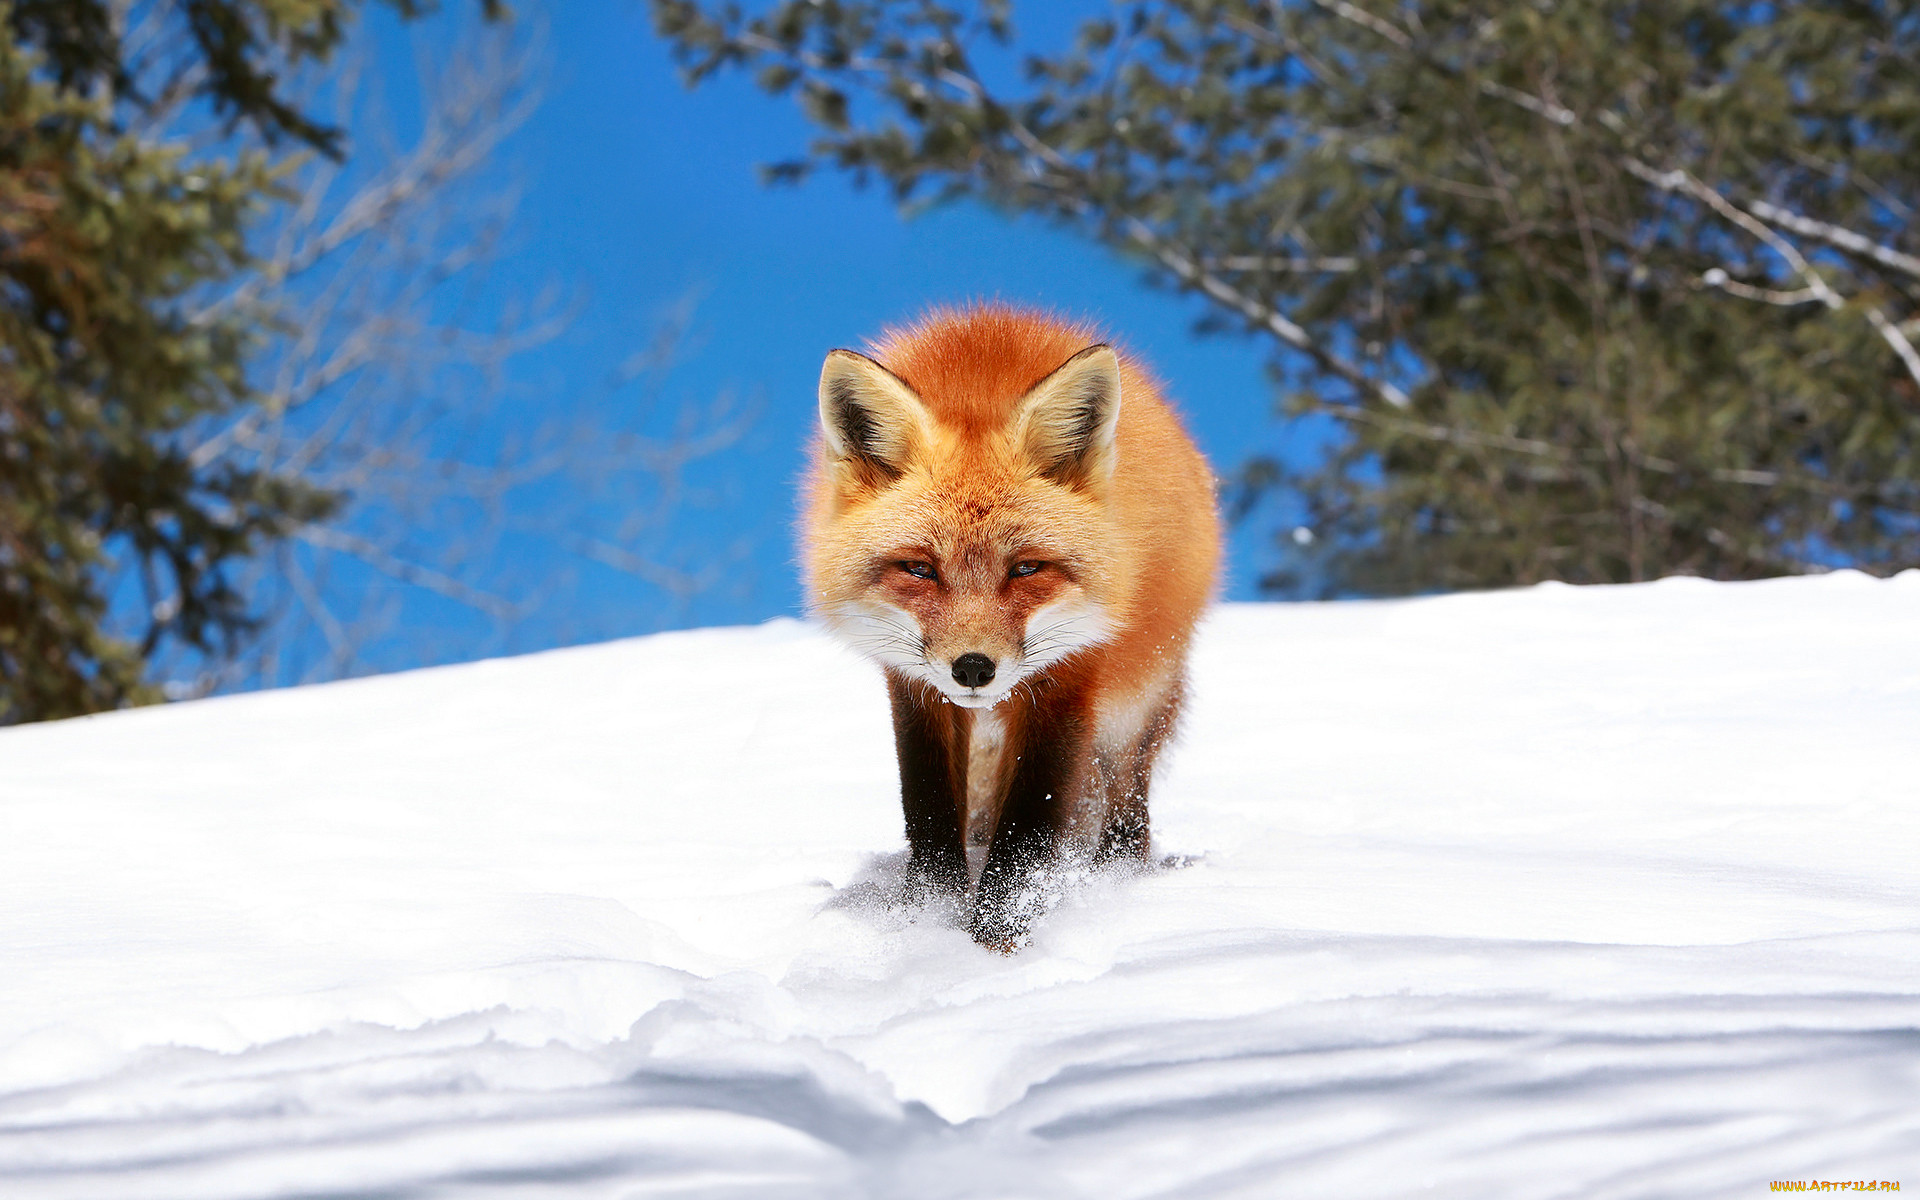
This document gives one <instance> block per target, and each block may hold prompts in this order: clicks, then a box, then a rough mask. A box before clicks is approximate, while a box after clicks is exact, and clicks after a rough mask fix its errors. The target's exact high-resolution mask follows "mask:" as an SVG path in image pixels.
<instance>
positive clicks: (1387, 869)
mask: <svg viewBox="0 0 1920 1200" xmlns="http://www.w3.org/2000/svg"><path fill="white" fill-rule="evenodd" d="M1154 819H1155V822H1156V825H1155V839H1156V847H1157V850H1158V851H1159V852H1160V853H1164V854H1168V855H1174V856H1179V857H1180V858H1181V859H1183V860H1184V861H1185V865H1184V866H1180V867H1168V868H1165V869H1161V870H1157V871H1154V872H1151V873H1135V874H1126V873H1116V874H1110V875H1103V876H1099V877H1096V878H1093V879H1091V880H1089V881H1087V882H1086V883H1084V884H1083V885H1082V886H1080V887H1079V888H1078V889H1076V890H1075V891H1074V892H1073V893H1072V894H1071V895H1070V896H1069V897H1068V898H1067V899H1066V900H1065V901H1064V902H1063V903H1062V904H1061V905H1060V906H1059V907H1058V908H1056V909H1055V910H1054V911H1053V913H1052V914H1051V915H1050V916H1049V917H1048V918H1047V919H1046V920H1045V921H1044V923H1043V924H1042V925H1041V927H1040V929H1039V931H1038V934H1037V937H1036V940H1035V942H1034V944H1033V945H1032V946H1031V947H1030V948H1028V949H1027V950H1025V951H1024V952H1022V953H1020V954H1019V955H1017V956H1014V957H1002V956H1000V955H996V954H993V953H990V952H988V951H985V950H982V949H980V948H978V947H976V946H975V945H974V944H973V943H972V942H971V941H969V940H968V938H967V936H966V934H965V932H964V931H963V930H962V929H961V928H959V927H958V926H957V925H956V924H955V920H954V918H953V916H952V915H951V914H948V913H942V912H940V911H937V910H930V909H929V910H919V911H908V910H902V909H899V908H895V907H891V906H890V905H889V904H888V903H887V897H888V895H889V894H890V891H891V888H892V885H893V884H894V883H895V882H896V881H897V879H898V875H899V871H900V868H901V864H902V858H903V853H902V850H901V846H902V844H903V842H902V836H901V828H900V813H899V808H898V801H897V799H896V790H895V781H894V778H893V755H892V743H891V734H890V731H889V728H888V724H887V713H886V703H885V698H884V694H883V689H882V687H881V685H880V682H879V680H878V678H877V677H876V676H875V674H874V672H873V670H872V669H871V668H870V667H867V666H865V665H863V664H861V663H859V662H857V661H855V660H854V659H852V658H851V657H849V656H848V655H847V654H846V653H845V652H844V651H841V650H839V649H837V648H835V647H834V646H833V645H831V644H830V643H829V642H827V641H826V640H825V639H824V638H823V637H821V636H820V635H818V634H817V633H815V632H813V631H811V630H809V629H808V628H806V627H805V626H802V625H799V624H796V623H793V622H788V621H778V622H774V623H772V624H770V625H766V626H762V627H759V628H754V629H720V630H706V631H698V632H692V633H679V634H668V635H663V636H659V637H651V638H644V639H639V640H634V641H626V642H618V643H613V644H609V645H602V646H593V647H586V648H581V649H574V650H562V651H556V652H552V653H546V654H538V655H533V656H529V657H525V658H518V659H511V660H502V661H494V662H483V663H475V664H471V665H466V666H458V667H448V668H442V669H436V670H428V671H418V672H413V673H410V674H404V675H395V676H388V677H384V678H377V679H367V680H360V681H354V682H348V683H340V684H332V685H328V686H323V687H311V688H300V689H295V690H290V691H283V692H274V693H267V694H259V695H249V696H241V697H234V698H227V699H216V700H208V701H203V702H198V703H191V704H181V705H176V706H171V707H165V708H157V709H148V710H143V711H138V712H128V713H119V714H113V715H108V716H103V717H97V718H91V719H86V720H76V721H66V722H60V723H56V724H50V725H44V726H32V727H25V728H19V729H14V730H9V731H5V732H4V733H0V1195H3V1196H6V1197H9V1198H18V1197H31V1198H38V1197H75V1198H78V1197H98V1198H114V1200H121V1198H127V1197H139V1198H141V1200H167V1198H173V1197H178V1198H182V1200H225V1198H229V1197H269V1196H272V1197H296V1196H298V1197H318V1196H363V1197H390V1198H398V1197H462V1198H465V1197H481V1198H490V1197H535V1196H538V1197H551V1196H567V1197H603V1196H604V1197H653V1196H673V1197H702V1198H715V1197H755V1198H761V1197H775V1198H784V1197H869V1196H871V1197H924V1198H927V1200H959V1198H961V1197H976V1198H994V1200H1011V1198H1016V1197H1100V1198H1107V1197H1119V1198H1131V1197H1183V1198H1184V1197H1197V1196H1244V1197H1268V1196H1309V1195H1310V1196H1330V1195H1338V1196H1360V1197H1404V1196H1424V1195H1430V1196H1439V1197H1444V1196H1459V1197H1490V1196H1538V1197H1557V1196H1566V1197H1574V1196H1579V1197H1628V1196H1681V1195H1684V1196H1689V1197H1701V1196H1754V1195H1756V1194H1758V1193H1761V1192H1765V1191H1767V1184H1768V1182H1769V1181H1770V1180H1776V1179H1830V1180H1836V1179H1837V1180H1881V1179H1885V1180H1903V1181H1904V1183H1905V1185H1906V1187H1908V1188H1920V572H1909V573H1907V574H1905V575H1903V576H1901V577H1899V578H1896V579H1893V580H1890V581H1875V580H1871V579H1868V578H1866V577H1864V576H1860V575H1857V574H1849V573H1842V574H1836V575H1831V576H1826V577H1822V578H1817V579H1799V580H1785V581H1773V582H1765V583H1755V584H1735V585H1726V584H1710V583H1704V582H1699V581H1695V580H1684V579H1675V580H1668V581H1664V582H1660V583H1655V584H1650V585H1643V586H1635V587H1619V588H1585V589H1574V588H1568V587H1558V586H1545V587H1538V588H1533V589H1529V590H1525V591H1515V592H1502V593H1490V594H1481V595H1459V596H1447V597H1439V598H1433V599H1421V600H1413V601H1402V602H1385V603H1346V604H1326V605H1291V606H1282V605H1257V606H1243V605H1235V606H1228V607H1225V608H1222V609H1220V610H1219V611H1217V612H1216V613H1215V614H1214V615H1213V616H1212V618H1211V619H1210V623H1209V624H1208V626H1207V628H1206V631H1205V634H1204V637H1203V640H1202V642H1201V644H1200V647H1199V649H1198V652H1197V656H1196V660H1195V664H1194V687H1193V703H1192V705H1191V707H1190V710H1189V713H1188V719H1187V722H1186V731H1185V735H1184V738H1183V740H1182V742H1181V744H1180V745H1178V746H1177V747H1176V748H1175V750H1174V751H1173V752H1172V755H1171V759H1170V761H1169V762H1167V763H1166V764H1165V766H1164V768H1163V770H1162V773H1161V777H1160V781H1159V787H1158V792H1157V795H1156V797H1155V800H1154Z"/></svg>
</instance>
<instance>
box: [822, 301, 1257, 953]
mask: <svg viewBox="0 0 1920 1200" xmlns="http://www.w3.org/2000/svg"><path fill="white" fill-rule="evenodd" d="M1100 343H1101V338H1100V337H1099V335H1098V334H1097V333H1096V332H1095V331H1094V330H1092V329H1091V328H1089V327H1087V326H1084V325H1080V324H1075V323H1071V322H1067V321H1062V320H1059V319H1056V318H1053V317H1051V316H1047V315H1043V314H1039V313H1035V312H1030V311H1024V310H1019V309H1013V308H1007V307H1002V306H993V305H989V306H978V307H972V308H968V309H963V310H958V311H951V310H943V311H938V312H935V313H933V314H931V315H929V316H928V317H926V318H925V319H923V320H922V321H920V322H919V323H917V324H915V325H912V326H910V327H907V328H905V329H900V330H895V331H891V332H889V333H888V334H887V335H886V336H884V337H883V338H882V339H881V340H880V341H879V342H878V343H877V344H875V346H874V347H873V356H872V359H866V358H862V357H861V356H857V355H851V354H848V353H847V352H844V351H836V352H835V354H834V355H830V356H829V357H828V360H827V364H826V367H825V368H824V370H823V373H822V381H821V404H822V422H823V436H822V438H821V441H820V443H819V446H818V448H817V453H816V455H815V463H814V469H813V472H812V478H811V481H810V495H809V502H808V516H807V521H806V530H805V551H806V562H807V573H808V582H809V592H810V601H811V603H812V606H813V607H814V609H815V611H816V612H818V613H819V614H820V615H821V616H822V617H823V618H824V619H825V620H826V621H827V623H828V624H829V626H831V627H833V628H835V629H836V630H838V631H839V632H841V633H842V634H843V635H844V636H846V637H847V638H848V640H850V641H851V642H853V643H854V644H855V645H856V646H858V647H860V648H861V649H863V650H865V651H866V652H867V653H869V654H870V655H871V656H872V657H874V658H876V659H877V660H878V661H880V662H881V663H882V665H883V666H885V667H886V669H887V675H888V686H889V691H890V693H891V694H892V696H893V704H894V717H895V730H896V735H897V740H898V743H899V751H900V760H901V781H902V793H903V802H904V804H905V806H906V810H907V824H908V837H909V843H910V846H911V849H912V856H913V867H914V872H915V878H916V879H917V880H920V881H921V882H922V883H924V884H926V885H927V886H931V887H938V888H946V889H949V890H963V889H964V888H965V887H966V885H967V882H968V881H967V877H966V873H965V866H964V857H963V856H964V851H958V853H959V854H961V855H962V858H961V861H960V862H959V863H957V864H956V862H955V854H956V851H957V848H958V847H959V845H960V841H959V839H960V838H961V837H962V836H963V835H964V832H965V831H966V830H968V829H969V828H972V829H973V830H975V831H977V832H978V833H981V834H984V833H987V832H988V831H990V832H991V836H990V838H989V839H988V841H989V849H988V853H987V859H986V865H985V867H984V869H983V871H982V875H981V880H980V895H979V898H978V901H977V904H976V910H975V916H974V922H973V929H974V934H975V936H976V937H977V938H979V939H980V940H981V941H983V942H985V943H987V944H991V945H995V946H998V947H1000V948H1002V949H1010V948H1011V947H1012V946H1014V945H1017V944H1018V943H1019V942H1020V941H1021V940H1022V939H1023V938H1024V936H1025V933H1026V929H1027V926H1028V924H1029V923H1030V920H1031V917H1032V916H1033V915H1034V914H1033V913H1032V912H1028V911H1021V910H1020V905H1021V900H1020V897H1021V896H1023V895H1030V894H1031V893H1032V892H1033V891H1034V889H1033V888H1031V887H1028V886H1026V885H1027V884H1028V883H1030V882H1031V881H1032V880H1033V878H1034V876H1035V875H1036V873H1038V872H1042V871H1044V870H1046V869H1047V868H1048V867H1049V866H1050V865H1051V864H1052V863H1054V862H1056V861H1057V860H1058V859H1059V857H1060V855H1061V854H1062V852H1066V851H1070V850H1071V848H1072V847H1074V846H1091V847H1093V848H1094V850H1095V852H1096V853H1097V854H1099V855H1100V856H1103V857H1117V856H1137V857H1145V856H1146V854H1147V848H1148V840H1147V818H1146V789H1147V783H1148V779H1149V777H1150V774H1151V770H1152V765H1153V759H1154V757H1155V756H1156V755H1157V753H1158V751H1159V749H1160V747H1161V745H1162V744H1163V743H1164V741H1165V739H1166V737H1167V736H1168V733H1169V732H1170V730H1171V727H1172V724H1173V720H1174V717H1175V715H1176V713H1177V709H1178V704H1179V699H1180V691H1181V687H1182V683H1183V679H1184V674H1185V662H1186V653H1187V646H1188V642H1189V639H1190V638H1191V635H1192V632H1193V627H1194V623H1195V621H1196V620H1197V618H1198V617H1199V615H1200V613H1201V611H1202V609H1203V608H1204V607H1205V605H1206V603H1207V601H1208V599H1209V597H1210V595H1211V593H1212V589H1213V585H1214V573H1215V568H1216V564H1217V561H1218V557H1219V526H1218V519H1217V516H1216V513H1215V506H1214V489H1213V479H1212V475H1211V472H1210V471H1209V470H1208V468H1207V464H1206V462H1205V460H1204V459H1203V458H1202V457H1201V456H1200V453H1199V451H1198V450H1197V449H1195V447H1194V445H1193V443H1192V441H1191V440H1190V439H1189V438H1188V437H1187V435H1186V433H1185V431H1184V430H1183V429H1182V428H1181V426H1180V423H1179V421H1178V419H1177V418H1176V417H1175V415H1174V413H1173V411H1172V410H1171V409H1170V408H1169V407H1168V405H1167V404H1166V402H1165V401H1164V400H1163V399H1162V398H1161V396H1160V393H1159V390H1158V388H1157V387H1156V386H1155V384H1154V381H1153V380H1152V378H1151V377H1150V376H1149V375H1148V374H1147V372H1146V371H1145V370H1144V369H1143V368H1142V367H1141V366H1140V364H1139V363H1138V362H1136V361H1134V360H1133V359H1132V358H1131V357H1128V356H1125V355H1117V354H1116V353H1114V352H1112V351H1110V350H1108V349H1105V348H1103V347H1102V346H1101V345H1100ZM1116 393H1117V394H1116ZM1116 402H1117V413H1116V411H1115V409H1114V404H1115V403H1116ZM923 575H924V577H923ZM963 658H964V661H963ZM969 664H973V665H971V666H970V665H969ZM983 670H984V675H983V674H982V671H983ZM981 678H985V679H986V680H987V682H984V683H979V685H978V686H973V684H974V683H975V682H976V681H977V680H979V679H981ZM976 729H978V730H980V736H978V737H976V736H975V731H976Z"/></svg>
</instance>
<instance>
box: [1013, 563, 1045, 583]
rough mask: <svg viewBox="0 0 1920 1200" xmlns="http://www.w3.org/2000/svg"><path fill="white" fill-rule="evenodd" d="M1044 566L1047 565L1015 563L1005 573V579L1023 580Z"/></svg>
mask: <svg viewBox="0 0 1920 1200" xmlns="http://www.w3.org/2000/svg"><path fill="white" fill-rule="evenodd" d="M1046 565H1047V564H1045V563H1043V562H1033V561H1028V562H1017V563H1015V564H1013V569H1012V570H1010V571H1008V572H1007V577H1008V578H1009V579H1025V578H1026V577H1027V576H1029V575H1032V574H1033V573H1035V572H1036V571H1038V570H1039V569H1040V568H1041V567H1044V566H1046Z"/></svg>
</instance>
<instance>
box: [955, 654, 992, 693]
mask: <svg viewBox="0 0 1920 1200" xmlns="http://www.w3.org/2000/svg"><path fill="white" fill-rule="evenodd" d="M993 673H994V666H993V660H992V659H990V658H988V657H987V656H986V655H984V654H980V653H977V652H976V653H967V654H962V655H961V656H960V657H959V658H956V659H954V660H953V681H954V682H955V683H957V684H959V685H960V686H961V687H969V688H977V687H985V686H987V685H988V684H990V683H992V682H993Z"/></svg>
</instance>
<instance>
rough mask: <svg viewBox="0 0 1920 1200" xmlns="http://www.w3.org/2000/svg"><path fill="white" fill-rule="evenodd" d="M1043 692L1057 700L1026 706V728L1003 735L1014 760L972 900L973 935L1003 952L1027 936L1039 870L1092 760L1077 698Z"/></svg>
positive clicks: (1052, 858) (1039, 906) (1058, 844)
mask: <svg viewBox="0 0 1920 1200" xmlns="http://www.w3.org/2000/svg"><path fill="white" fill-rule="evenodd" d="M1048 699H1049V700H1050V701H1055V702H1056V703H1053V704H1051V705H1050V706H1049V708H1048V710H1046V711H1042V712H1035V713H1030V714H1029V719H1028V723H1027V727H1026V729H1025V731H1024V736H1023V737H1021V738H1019V739H1018V741H1017V742H1015V741H1013V740H1010V741H1009V744H1008V749H1007V751H1006V752H1007V753H1011V754H1018V756H1019V761H1018V762H1017V763H1016V765H1015V766H1014V770H1013V780H1012V783H1011V784H1010V786H1009V787H1008V789H1007V798H1006V802H1005V804H1003V805H1002V806H1001V809H1000V823H999V825H998V826H997V827H996V828H995V829H994V833H993V844H992V846H991V847H990V848H989V849H988V851H987V864H986V866H985V868H984V869H982V870H981V872H980V890H979V894H978V896H977V898H976V899H975V901H974V910H973V940H974V941H976V942H979V943H980V944H981V945H983V946H988V947H991V948H992V949H995V950H999V951H1001V952H1002V953H1012V952H1013V951H1014V950H1017V949H1019V948H1020V946H1021V945H1022V944H1024V943H1025V942H1026V940H1027V930H1028V928H1029V927H1030V926H1031V925H1032V924H1033V921H1034V919H1035V918H1037V917H1038V916H1040V915H1041V913H1042V912H1043V911H1044V910H1045V909H1046V907H1047V897H1046V881H1045V879H1044V876H1045V875H1046V873H1047V872H1048V871H1049V870H1050V869H1052V868H1053V867H1054V866H1055V865H1056V864H1057V863H1058V862H1059V861H1060V855H1061V851H1062V848H1063V846H1064V844H1065V839H1066V835H1067V825H1068V818H1069V816H1070V815H1071V813H1072V811H1073V804H1074V802H1075V800H1076V799H1077V798H1078V797H1079V795H1080V792H1081V789H1082V788H1084V787H1085V786H1086V779H1087V771H1088V769H1089V765H1090V761H1091V750H1092V731H1091V729H1090V728H1089V723H1088V721H1087V720H1086V718H1085V715H1084V714H1083V712H1082V711H1081V706H1080V705H1078V704H1074V703H1071V702H1070V701H1069V700H1068V699H1067V698H1066V697H1063V696H1058V695H1055V696H1050V697H1048ZM1015 745H1018V747H1019V748H1018V749H1017V750H1016V749H1014V746H1015Z"/></svg>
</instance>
